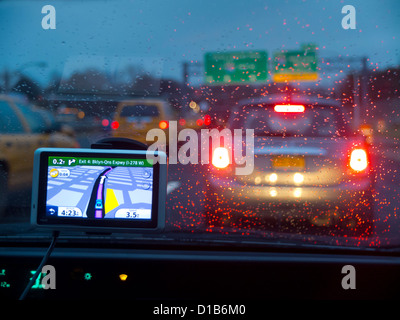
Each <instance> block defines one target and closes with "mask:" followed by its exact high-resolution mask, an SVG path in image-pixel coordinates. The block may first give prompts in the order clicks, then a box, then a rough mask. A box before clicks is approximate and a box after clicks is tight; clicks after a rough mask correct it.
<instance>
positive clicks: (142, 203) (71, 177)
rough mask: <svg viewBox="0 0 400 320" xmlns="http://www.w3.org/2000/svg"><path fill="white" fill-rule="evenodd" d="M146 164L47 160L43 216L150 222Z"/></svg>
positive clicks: (150, 170)
mask: <svg viewBox="0 0 400 320" xmlns="http://www.w3.org/2000/svg"><path fill="white" fill-rule="evenodd" d="M150 162H151V160H147V159H123V158H121V159H119V158H98V157H62V156H61V157H57V156H50V157H48V168H47V171H48V172H47V192H46V216H47V217H48V218H50V217H58V218H65V219H76V218H84V219H130V220H151V218H152V216H151V215H152V199H153V173H154V172H153V166H152V163H150Z"/></svg>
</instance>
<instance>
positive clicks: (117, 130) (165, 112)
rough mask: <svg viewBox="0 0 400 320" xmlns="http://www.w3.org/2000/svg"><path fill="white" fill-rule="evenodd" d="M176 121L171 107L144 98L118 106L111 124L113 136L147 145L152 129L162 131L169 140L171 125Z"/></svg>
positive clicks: (159, 101)
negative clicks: (147, 136) (148, 133)
mask: <svg viewBox="0 0 400 320" xmlns="http://www.w3.org/2000/svg"><path fill="white" fill-rule="evenodd" d="M174 119H176V114H175V112H174V110H173V109H172V107H171V105H170V104H169V103H168V102H167V101H165V100H163V99H158V98H142V99H131V100H125V101H122V102H120V103H119V104H118V106H117V109H116V112H115V116H114V120H113V122H112V123H111V129H112V135H113V136H114V137H120V138H130V139H133V140H136V141H139V142H142V143H144V144H146V145H148V144H151V143H152V142H151V141H147V140H146V135H147V132H148V131H149V130H151V129H157V128H159V129H162V130H164V132H165V135H166V141H168V138H169V134H168V132H169V130H168V128H169V123H170V121H172V120H174Z"/></svg>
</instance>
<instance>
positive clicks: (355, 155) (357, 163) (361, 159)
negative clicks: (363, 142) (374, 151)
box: [349, 148, 368, 172]
mask: <svg viewBox="0 0 400 320" xmlns="http://www.w3.org/2000/svg"><path fill="white" fill-rule="evenodd" d="M349 165H350V168H352V169H353V170H354V171H357V172H361V171H364V170H365V169H367V168H368V155H367V151H365V150H364V149H361V148H357V149H353V150H352V151H351V154H350V163H349Z"/></svg>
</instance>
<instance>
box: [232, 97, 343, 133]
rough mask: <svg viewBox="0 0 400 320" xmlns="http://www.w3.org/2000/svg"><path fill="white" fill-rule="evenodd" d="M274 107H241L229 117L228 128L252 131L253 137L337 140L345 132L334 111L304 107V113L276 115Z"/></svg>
mask: <svg viewBox="0 0 400 320" xmlns="http://www.w3.org/2000/svg"><path fill="white" fill-rule="evenodd" d="M274 107H275V105H271V104H267V105H265V104H260V105H247V106H243V107H242V108H240V111H238V112H235V113H234V114H233V116H232V118H231V123H232V126H233V127H234V128H246V129H253V130H254V135H255V136H284V137H290V136H296V137H340V136H345V135H347V134H348V132H349V129H348V127H347V126H346V124H345V122H344V119H343V115H342V114H341V113H340V110H338V109H337V108H334V107H330V106H318V107H313V106H306V107H305V108H304V111H298V112H282V110H283V109H282V108H281V111H276V110H275V109H274ZM278 110H279V109H278ZM284 111H285V110H284Z"/></svg>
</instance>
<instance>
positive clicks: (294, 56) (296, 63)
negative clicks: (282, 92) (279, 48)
mask: <svg viewBox="0 0 400 320" xmlns="http://www.w3.org/2000/svg"><path fill="white" fill-rule="evenodd" d="M273 61H274V68H273V70H272V74H273V81H275V82H286V81H316V80H318V72H317V54H316V52H315V51H313V50H306V51H287V52H279V53H276V54H275V55H274V60H273Z"/></svg>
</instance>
